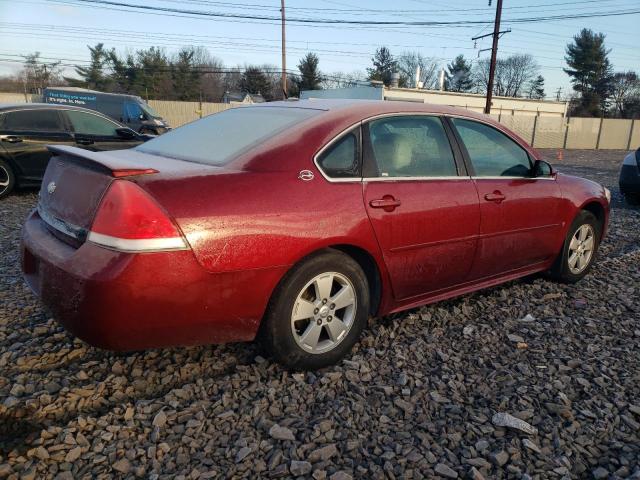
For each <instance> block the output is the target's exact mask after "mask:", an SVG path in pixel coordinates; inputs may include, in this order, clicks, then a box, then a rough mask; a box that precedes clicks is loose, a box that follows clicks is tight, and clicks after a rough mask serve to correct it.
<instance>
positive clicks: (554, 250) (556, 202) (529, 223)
mask: <svg viewBox="0 0 640 480" xmlns="http://www.w3.org/2000/svg"><path fill="white" fill-rule="evenodd" d="M451 122H452V124H453V125H454V127H455V129H456V131H457V132H458V135H459V138H460V139H461V141H462V143H463V146H464V149H466V154H467V157H468V160H469V161H470V163H471V168H472V169H473V180H474V183H475V185H476V188H477V189H478V197H479V199H480V216H481V224H480V225H481V226H480V241H479V244H478V254H477V256H476V261H475V263H474V266H473V270H472V273H471V278H472V279H478V278H483V277H488V276H492V275H496V274H501V273H507V272H509V271H513V270H517V269H520V268H524V267H528V266H534V265H536V264H540V263H542V262H545V261H548V260H550V259H551V258H553V257H555V256H556V255H557V254H558V252H559V248H560V244H559V243H558V242H559V239H561V238H562V219H561V194H560V188H559V187H558V184H557V182H556V180H555V177H551V176H547V177H532V162H531V160H530V158H529V154H528V153H527V152H526V150H524V149H523V148H522V147H521V146H520V145H518V144H517V143H516V142H515V141H513V140H512V139H511V138H509V137H508V136H507V135H505V134H504V133H502V132H500V131H499V130H497V129H496V128H494V127H492V126H490V125H487V124H484V123H480V122H476V121H473V120H468V119H461V118H452V119H451Z"/></svg>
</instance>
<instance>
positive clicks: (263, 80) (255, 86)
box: [240, 66, 272, 101]
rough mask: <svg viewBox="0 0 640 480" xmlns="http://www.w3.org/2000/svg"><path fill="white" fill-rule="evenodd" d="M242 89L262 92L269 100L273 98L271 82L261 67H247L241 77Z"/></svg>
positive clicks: (244, 91) (246, 91)
mask: <svg viewBox="0 0 640 480" xmlns="http://www.w3.org/2000/svg"><path fill="white" fill-rule="evenodd" d="M240 90H241V91H242V92H243V93H250V94H253V95H257V94H260V95H262V96H263V97H264V99H265V100H267V101H270V100H271V99H272V95H271V83H270V82H269V79H268V78H267V76H266V75H265V74H264V72H263V71H262V70H261V69H260V68H259V67H255V66H249V67H247V68H245V70H244V72H242V77H241V78H240Z"/></svg>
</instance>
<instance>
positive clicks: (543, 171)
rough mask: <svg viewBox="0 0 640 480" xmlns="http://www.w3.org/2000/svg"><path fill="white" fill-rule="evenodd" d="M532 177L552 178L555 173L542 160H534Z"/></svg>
mask: <svg viewBox="0 0 640 480" xmlns="http://www.w3.org/2000/svg"><path fill="white" fill-rule="evenodd" d="M532 173H533V177H535V178H538V177H553V176H554V175H555V173H556V171H555V170H554V169H553V167H552V166H551V165H550V164H549V163H548V162H545V161H544V160H536V161H535V163H534V164H533V169H532Z"/></svg>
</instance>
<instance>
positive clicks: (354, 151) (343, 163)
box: [318, 133, 360, 178]
mask: <svg viewBox="0 0 640 480" xmlns="http://www.w3.org/2000/svg"><path fill="white" fill-rule="evenodd" d="M358 163H359V162H358V139H357V137H356V136H355V135H354V134H353V133H349V134H347V135H345V136H344V137H342V138H341V139H340V140H338V141H337V142H335V143H334V144H333V145H331V146H330V147H329V148H328V149H327V150H325V151H324V152H322V155H320V157H318V165H320V168H322V171H323V172H324V173H326V174H327V176H329V177H333V178H349V177H357V176H360V172H359V165H358Z"/></svg>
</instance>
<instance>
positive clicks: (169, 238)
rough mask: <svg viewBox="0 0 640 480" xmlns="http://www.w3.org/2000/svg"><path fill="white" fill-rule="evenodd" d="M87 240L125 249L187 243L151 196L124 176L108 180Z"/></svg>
mask: <svg viewBox="0 0 640 480" xmlns="http://www.w3.org/2000/svg"><path fill="white" fill-rule="evenodd" d="M87 240H89V241H90V242H93V243H97V244H98V245H102V246H105V247H109V248H113V249H116V250H123V251H128V252H143V251H157V250H176V249H183V248H186V247H187V245H186V243H185V241H184V239H183V238H182V236H181V235H180V232H179V231H178V229H177V227H176V226H175V225H174V224H173V222H172V221H171V219H170V218H169V217H168V216H167V214H166V213H165V212H164V211H163V210H162V209H161V208H160V206H159V205H158V204H157V203H156V202H155V200H154V199H153V198H151V196H150V195H149V194H148V193H146V192H145V191H144V190H143V189H142V188H140V187H139V186H138V185H136V184H135V183H133V182H130V181H127V180H115V181H114V182H112V183H111V186H110V187H109V189H108V190H107V193H106V194H105V196H104V198H103V199H102V201H101V202H100V206H99V207H98V213H97V214H96V217H95V219H94V221H93V225H92V226H91V231H90V232H89V236H88V237H87Z"/></svg>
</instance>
